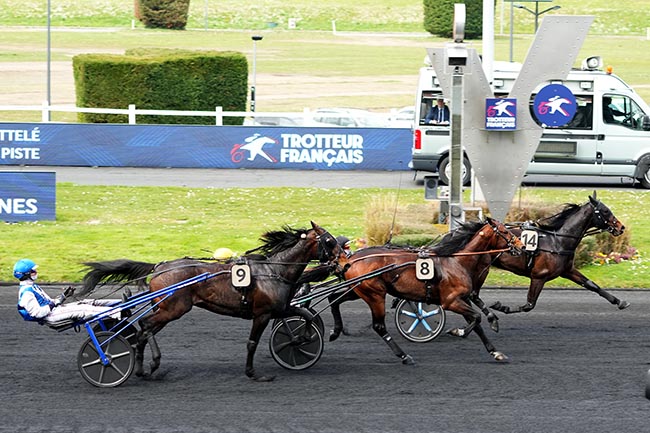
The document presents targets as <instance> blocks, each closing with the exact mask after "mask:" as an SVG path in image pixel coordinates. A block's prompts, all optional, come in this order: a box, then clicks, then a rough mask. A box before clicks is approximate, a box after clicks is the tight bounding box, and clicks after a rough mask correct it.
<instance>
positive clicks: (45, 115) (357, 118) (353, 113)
mask: <svg viewBox="0 0 650 433" xmlns="http://www.w3.org/2000/svg"><path fill="white" fill-rule="evenodd" d="M0 111H40V112H41V121H42V122H43V123H49V122H50V119H51V118H52V117H51V113H54V112H67V113H95V114H121V115H127V116H128V119H129V122H128V123H129V124H131V125H135V124H137V121H136V119H137V116H154V115H155V116H205V117H212V118H214V124H215V125H216V126H222V125H223V119H224V117H244V118H247V120H246V121H245V123H244V125H246V124H248V125H266V126H323V127H327V126H334V127H336V126H361V127H409V125H408V123H409V122H412V119H408V118H406V119H404V118H401V117H400V113H399V112H398V110H395V109H393V110H391V111H390V113H387V114H379V113H371V112H366V113H367V114H366V113H363V112H364V111H365V110H354V109H349V110H347V109H323V110H320V109H319V110H310V109H309V108H305V109H304V110H303V111H302V112H275V111H274V112H253V111H223V107H215V109H214V111H185V110H143V109H138V108H136V106H135V105H133V104H131V105H129V107H128V108H126V109H121V108H84V107H76V106H71V105H49V104H48V103H47V101H44V102H43V104H42V105H0ZM360 113H361V114H360ZM370 117H372V121H369V119H370ZM325 118H326V119H327V121H326V122H322V120H324V119H325ZM248 119H251V120H248ZM256 119H266V121H260V122H256ZM319 119H320V120H321V121H319ZM332 119H339V120H340V121H336V120H332ZM0 121H1V119H0Z"/></svg>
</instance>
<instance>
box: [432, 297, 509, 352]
mask: <svg viewBox="0 0 650 433" xmlns="http://www.w3.org/2000/svg"><path fill="white" fill-rule="evenodd" d="M443 308H445V309H449V310H450V311H453V312H455V313H458V314H460V315H461V316H463V318H464V319H465V321H466V322H467V326H466V327H465V328H462V329H461V328H455V329H450V330H449V331H448V333H449V334H451V335H455V336H457V337H463V338H465V337H467V336H468V335H469V333H470V332H472V331H474V332H475V333H476V335H478V337H479V338H480V339H481V342H482V343H483V346H484V347H485V349H486V350H487V351H488V353H489V354H490V355H492V357H493V358H494V359H495V360H496V361H507V360H508V357H507V356H506V355H505V354H503V353H502V352H499V351H497V350H496V348H495V347H494V345H493V344H492V342H491V341H490V340H489V339H488V338H487V335H485V331H484V330H483V328H482V327H481V314H480V313H478V312H476V311H475V310H474V309H473V308H472V306H471V305H469V304H468V303H467V302H465V301H464V300H462V299H460V298H457V299H455V300H454V301H453V302H452V303H451V304H450V305H448V306H445V307H443Z"/></svg>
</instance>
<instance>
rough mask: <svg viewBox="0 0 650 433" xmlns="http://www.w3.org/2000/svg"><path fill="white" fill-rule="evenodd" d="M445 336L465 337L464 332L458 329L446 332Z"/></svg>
mask: <svg viewBox="0 0 650 433" xmlns="http://www.w3.org/2000/svg"><path fill="white" fill-rule="evenodd" d="M447 334H449V335H453V336H454V337H465V331H464V330H463V329H459V328H453V329H450V330H449V331H447Z"/></svg>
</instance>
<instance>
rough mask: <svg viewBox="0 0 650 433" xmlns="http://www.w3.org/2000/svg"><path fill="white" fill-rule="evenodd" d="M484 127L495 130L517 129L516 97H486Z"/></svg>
mask: <svg viewBox="0 0 650 433" xmlns="http://www.w3.org/2000/svg"><path fill="white" fill-rule="evenodd" d="M485 129H488V130H497V131H514V130H515V129H517V99H515V98H487V99H486V100H485Z"/></svg>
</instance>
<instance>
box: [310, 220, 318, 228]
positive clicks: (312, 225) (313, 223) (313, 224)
mask: <svg viewBox="0 0 650 433" xmlns="http://www.w3.org/2000/svg"><path fill="white" fill-rule="evenodd" d="M310 222H311V227H312V228H313V229H314V230H316V229H318V224H316V223H315V222H313V221H310Z"/></svg>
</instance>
